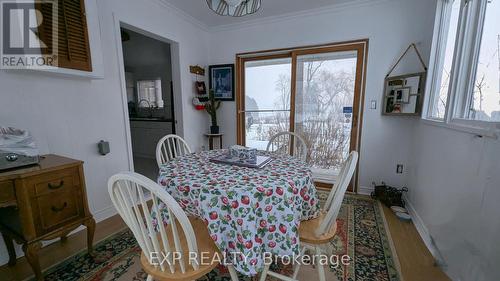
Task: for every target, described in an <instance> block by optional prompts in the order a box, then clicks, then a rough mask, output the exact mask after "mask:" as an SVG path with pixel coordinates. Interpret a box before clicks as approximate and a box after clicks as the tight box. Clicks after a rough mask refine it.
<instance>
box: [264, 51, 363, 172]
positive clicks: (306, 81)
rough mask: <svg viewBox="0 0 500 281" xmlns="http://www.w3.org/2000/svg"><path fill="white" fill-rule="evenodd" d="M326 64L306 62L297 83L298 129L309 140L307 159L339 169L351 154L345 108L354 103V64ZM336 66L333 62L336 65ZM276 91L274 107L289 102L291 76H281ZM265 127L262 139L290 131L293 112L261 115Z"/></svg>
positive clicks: (310, 161) (281, 106) (296, 127)
mask: <svg viewBox="0 0 500 281" xmlns="http://www.w3.org/2000/svg"><path fill="white" fill-rule="evenodd" d="M332 63H333V62H330V66H326V67H325V64H324V62H323V61H312V62H304V63H303V64H302V66H303V69H302V72H300V71H299V73H302V74H303V75H302V77H303V80H302V81H301V82H300V83H298V85H297V96H296V103H295V116H296V117H295V132H297V133H298V134H300V135H301V136H302V137H303V138H304V140H305V141H306V145H307V147H308V149H309V152H308V155H307V160H308V162H309V163H310V164H311V165H312V166H314V167H317V168H325V169H329V168H338V167H339V166H340V165H341V163H342V162H343V161H344V159H345V157H346V156H347V155H348V153H349V145H350V126H351V124H350V122H351V120H350V119H348V120H347V122H349V123H348V124H346V119H345V115H344V113H343V108H344V107H345V106H346V105H352V104H353V96H354V80H355V68H354V66H355V60H354V64H353V65H354V66H353V67H352V68H351V69H350V70H349V71H346V70H344V69H336V68H335V67H332V65H331V64H332ZM333 65H334V64H333ZM275 85H276V88H275V90H276V91H277V92H279V93H280V94H279V95H278V96H277V97H276V98H275V101H274V104H275V108H281V109H287V108H289V105H290V76H289V75H280V76H279V78H278V79H277V81H276V83H275ZM259 119H260V120H259V123H261V124H263V127H266V129H262V130H258V138H259V139H260V140H269V139H270V138H271V136H273V135H275V134H276V133H279V132H283V131H288V130H289V122H290V114H289V112H288V111H279V112H275V113H274V114H270V115H268V116H266V117H263V116H262V114H261V117H260V118H259Z"/></svg>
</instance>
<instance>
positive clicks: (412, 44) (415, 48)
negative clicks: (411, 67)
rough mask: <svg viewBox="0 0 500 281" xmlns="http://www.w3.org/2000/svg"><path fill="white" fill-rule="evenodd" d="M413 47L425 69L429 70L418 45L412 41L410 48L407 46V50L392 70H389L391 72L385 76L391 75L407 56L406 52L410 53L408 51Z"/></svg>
mask: <svg viewBox="0 0 500 281" xmlns="http://www.w3.org/2000/svg"><path fill="white" fill-rule="evenodd" d="M412 47H413V49H414V50H415V53H417V56H418V59H419V60H420V63H421V64H422V67H423V68H424V70H425V71H427V66H426V65H425V63H424V60H423V59H422V56H421V55H420V52H419V51H418V49H417V46H416V45H415V43H411V44H410V45H409V46H408V48H406V50H405V51H404V53H403V54H402V55H401V56H400V57H399V59H398V61H397V62H396V63H395V64H394V65H393V66H392V68H391V70H389V73H387V75H386V76H385V78H387V77H389V75H391V73H392V72H393V71H394V69H395V68H396V66H398V64H399V63H400V62H401V60H402V59H403V58H404V57H405V56H406V54H407V53H408V51H410V49H411V48H412Z"/></svg>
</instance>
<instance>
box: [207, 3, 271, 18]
mask: <svg viewBox="0 0 500 281" xmlns="http://www.w3.org/2000/svg"><path fill="white" fill-rule="evenodd" d="M260 1H261V0H207V4H208V7H209V8H210V9H211V10H212V11H214V12H215V13H216V14H218V15H221V16H231V17H242V16H245V15H249V14H253V13H255V12H257V11H258V10H259V9H260Z"/></svg>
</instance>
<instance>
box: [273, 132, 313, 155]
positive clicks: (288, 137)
mask: <svg viewBox="0 0 500 281" xmlns="http://www.w3.org/2000/svg"><path fill="white" fill-rule="evenodd" d="M292 144H293V147H292V149H290V145H292ZM266 150H267V151H273V152H278V153H283V154H290V155H292V156H295V157H297V158H299V159H301V160H303V161H306V158H307V146H306V142H305V141H304V139H303V138H302V137H301V136H300V135H298V134H296V133H292V132H281V133H277V134H276V135H274V136H272V137H271V139H270V140H269V143H268V144H267V148H266Z"/></svg>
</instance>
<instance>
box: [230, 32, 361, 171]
mask: <svg viewBox="0 0 500 281" xmlns="http://www.w3.org/2000/svg"><path fill="white" fill-rule="evenodd" d="M366 44H367V42H366V41H360V42H355V43H347V44H338V45H330V46H320V47H312V48H297V49H290V50H276V51H269V52H261V53H254V54H242V55H238V60H237V69H238V87H237V92H238V94H237V96H238V99H237V108H238V114H237V117H238V136H237V137H238V143H239V144H241V145H246V146H248V147H254V148H257V149H261V150H264V149H266V146H267V143H268V141H269V139H270V138H271V136H273V135H275V134H276V133H278V132H284V131H289V132H295V133H297V134H299V135H300V136H301V137H302V138H303V139H304V140H305V141H306V145H307V147H308V155H307V161H308V163H309V164H310V165H311V166H312V167H313V168H315V169H316V170H322V169H324V170H327V169H328V170H330V171H331V170H338V169H339V168H340V165H341V164H342V163H343V161H344V160H345V159H346V157H347V156H348V154H349V152H350V151H352V150H358V151H359V146H360V142H359V135H360V128H361V126H360V122H359V120H360V118H358V117H359V115H360V114H361V113H362V108H361V100H362V98H361V97H362V95H361V89H362V85H363V73H364V65H365V51H366ZM320 172H321V171H320Z"/></svg>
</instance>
